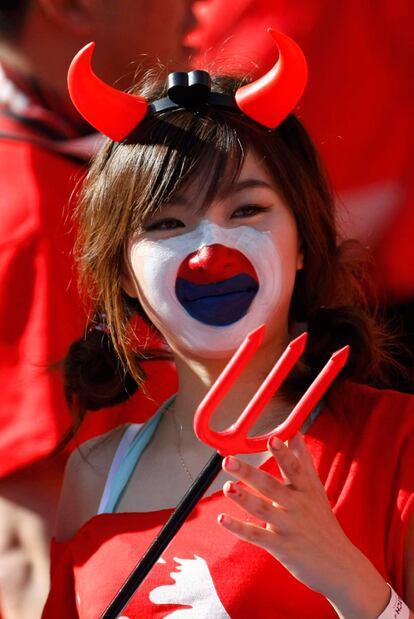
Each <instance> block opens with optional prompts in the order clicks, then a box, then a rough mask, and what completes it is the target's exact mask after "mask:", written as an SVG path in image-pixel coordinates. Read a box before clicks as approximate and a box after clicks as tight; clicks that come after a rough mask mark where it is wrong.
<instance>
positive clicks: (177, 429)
mask: <svg viewBox="0 0 414 619" xmlns="http://www.w3.org/2000/svg"><path fill="white" fill-rule="evenodd" d="M173 404H174V401H172V402H171V403H170V404H169V406H168V407H167V411H169V412H170V413H171V418H172V422H173V425H174V432H175V438H176V441H175V442H176V446H177V451H178V457H179V459H180V462H181V466H182V467H183V469H184V471H185V473H186V475H187V477H188V479H189V480H190V481H191V483H193V482H194V477H193V476H192V475H191V473H190V470H189V468H188V466H187V464H186V462H185V460H184V456H183V452H182V450H181V436H182V433H183V426H182V424H181V423H180V427H178V422H177V419H176V416H175V409H174V408H173Z"/></svg>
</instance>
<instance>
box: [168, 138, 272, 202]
mask: <svg viewBox="0 0 414 619" xmlns="http://www.w3.org/2000/svg"><path fill="white" fill-rule="evenodd" d="M257 188H261V189H267V190H274V191H276V190H277V189H276V185H275V183H274V180H273V179H272V177H271V175H270V173H269V171H268V169H267V167H266V166H265V163H264V159H263V157H260V156H259V155H257V154H256V153H255V152H254V151H252V150H249V151H248V152H247V153H246V154H245V156H244V158H243V160H242V161H241V163H240V166H239V167H237V168H236V169H234V168H233V166H229V170H228V171H227V174H226V173H224V174H223V176H222V178H221V182H219V183H218V184H215V189H214V191H211V182H209V179H208V178H206V177H202V176H201V175H197V176H195V177H194V178H193V179H191V181H190V182H189V183H188V184H186V185H185V186H184V187H182V188H181V190H180V191H178V192H177V194H175V195H174V196H172V200H171V202H173V203H177V202H183V203H188V201H191V202H193V201H194V202H195V201H197V202H200V201H201V202H202V209H203V210H205V209H206V208H208V206H209V203H210V202H211V201H213V200H214V199H218V200H220V199H225V198H227V197H229V196H231V195H233V194H234V193H239V192H241V191H248V190H252V189H257Z"/></svg>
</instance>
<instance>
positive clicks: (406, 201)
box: [188, 0, 414, 302]
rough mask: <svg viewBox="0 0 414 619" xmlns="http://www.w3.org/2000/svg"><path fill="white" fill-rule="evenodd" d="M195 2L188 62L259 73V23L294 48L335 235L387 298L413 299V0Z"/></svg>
mask: <svg viewBox="0 0 414 619" xmlns="http://www.w3.org/2000/svg"><path fill="white" fill-rule="evenodd" d="M224 5H225V6H224ZM196 7H198V18H199V21H200V27H199V28H197V30H196V31H195V32H193V33H192V34H191V35H190V36H189V37H188V42H189V43H191V44H192V45H195V46H199V47H200V52H199V53H198V54H197V55H195V56H194V60H193V65H194V66H197V67H200V68H202V67H203V66H207V67H211V66H213V67H217V68H218V70H219V71H220V72H223V71H224V72H225V71H230V72H233V73H237V74H241V75H243V74H244V73H245V72H246V71H248V72H253V74H256V75H259V74H262V73H263V72H264V71H266V70H267V69H269V68H270V67H271V66H272V65H273V64H274V62H275V60H276V58H277V52H276V49H275V46H274V44H273V42H272V40H271V39H270V37H268V35H267V34H266V28H267V27H268V26H272V27H274V28H276V29H278V30H281V31H282V32H285V33H286V34H288V35H290V36H291V37H292V38H293V39H295V40H296V41H297V42H298V43H299V45H300V46H301V47H302V49H303V51H304V53H305V56H306V58H307V60H308V64H309V82H308V85H307V88H306V90H305V94H304V96H303V98H302V101H301V102H300V104H299V106H298V113H299V116H300V118H301V119H302V120H303V121H304V123H305V125H306V127H307V128H308V129H309V130H310V133H311V134H312V136H313V137H314V139H315V142H316V144H317V147H318V149H319V150H320V152H321V154H322V156H323V159H324V160H325V162H326V164H327V167H328V171H329V174H330V177H331V179H332V181H333V184H334V187H335V189H336V190H337V191H338V192H339V200H338V204H339V206H340V207H341V208H340V223H341V226H342V228H343V230H344V234H345V236H357V237H358V238H361V239H363V240H364V242H366V243H369V244H370V245H372V246H373V247H374V248H375V250H376V260H377V267H378V273H379V276H378V281H379V283H380V285H381V286H382V289H383V291H384V292H385V293H386V294H387V295H388V298H389V300H390V301H396V302H399V301H404V300H406V299H412V298H414V268H413V264H414V175H413V174H412V161H413V159H414V139H413V138H414V136H413V122H412V108H413V100H414V80H413V66H414V39H413V36H412V23H413V20H414V4H413V3H412V2H411V0H379V1H377V2H375V3H372V2H369V1H368V0H347V1H346V2H330V1H329V0H307V1H306V2H304V1H303V0H233V1H232V2H230V3H227V2H224V0H204V1H201V2H199V3H198V4H197V5H196ZM255 63H257V64H255Z"/></svg>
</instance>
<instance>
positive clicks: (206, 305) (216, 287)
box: [175, 273, 259, 327]
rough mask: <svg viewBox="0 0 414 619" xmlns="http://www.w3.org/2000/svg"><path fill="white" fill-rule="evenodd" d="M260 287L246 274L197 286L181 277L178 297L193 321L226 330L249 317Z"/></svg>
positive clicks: (177, 286)
mask: <svg viewBox="0 0 414 619" xmlns="http://www.w3.org/2000/svg"><path fill="white" fill-rule="evenodd" d="M258 290H259V284H258V282H257V281H256V279H254V278H253V277H251V275H248V274H246V273H238V274H237V275H234V276H233V277H229V278H227V279H225V280H223V281H219V282H216V283H210V284H198V283H194V282H190V281H189V280H188V279H183V278H180V277H178V278H177V281H176V285H175V293H176V295H177V299H178V301H179V302H180V303H181V305H182V306H183V307H184V309H185V310H186V311H187V312H188V313H189V314H190V316H191V317H192V318H194V319H195V320H198V321H199V322H202V323H204V324H207V325H211V326H215V327H224V326H226V325H230V324H232V323H234V322H237V321H238V320H240V319H241V318H243V316H245V315H246V313H247V311H248V309H249V307H250V305H251V303H252V301H253V299H254V297H255V296H256V293H257V291H258Z"/></svg>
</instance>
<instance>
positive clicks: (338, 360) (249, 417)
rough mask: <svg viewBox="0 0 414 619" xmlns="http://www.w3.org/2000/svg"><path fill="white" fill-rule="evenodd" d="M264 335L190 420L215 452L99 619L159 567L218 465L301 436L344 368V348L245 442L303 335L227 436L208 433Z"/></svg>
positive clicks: (114, 613)
mask: <svg viewBox="0 0 414 619" xmlns="http://www.w3.org/2000/svg"><path fill="white" fill-rule="evenodd" d="M264 330H265V327H264V325H262V326H261V327H259V328H258V329H256V330H255V331H253V332H252V333H250V334H249V335H248V336H247V337H246V339H245V340H244V341H243V342H242V344H241V346H240V347H239V349H238V350H237V351H236V352H235V354H234V355H233V357H232V358H231V359H230V361H229V363H228V364H227V365H226V367H225V368H224V370H223V372H222V373H221V374H220V376H219V377H218V379H217V380H216V382H215V383H214V384H213V386H212V387H211V389H210V391H209V392H208V393H207V395H206V397H205V398H204V400H203V401H202V402H201V404H200V406H199V407H198V409H197V412H196V415H195V419H194V429H195V432H196V434H197V436H198V438H199V439H200V440H202V441H204V442H205V443H207V444H208V445H211V446H212V447H214V448H215V449H216V450H217V452H216V453H215V454H214V455H213V456H212V457H211V458H210V460H209V461H208V462H207V464H206V466H205V467H204V469H203V470H202V471H201V472H200V474H199V476H198V477H197V479H195V481H194V482H193V484H192V485H191V486H190V488H189V489H188V490H187V492H186V494H185V495H184V497H183V498H182V500H181V501H180V503H179V505H177V507H176V509H175V510H174V512H173V513H172V514H171V516H170V518H169V519H168V521H167V522H166V523H165V525H164V526H163V528H162V529H161V531H160V532H159V534H158V535H157V537H156V538H155V540H154V541H153V543H152V544H151V545H150V547H149V548H148V549H147V551H146V553H145V554H144V555H143V557H141V560H140V562H139V563H138V564H137V566H136V567H135V568H134V569H133V571H132V572H131V574H130V575H129V576H128V578H127V580H126V581H125V583H124V584H123V585H122V587H121V588H120V589H119V591H118V593H117V594H116V596H115V597H114V599H113V600H112V602H111V603H110V604H109V606H108V607H107V608H106V610H105V611H104V612H103V614H102V615H101V619H116V617H119V615H120V613H121V612H122V610H123V609H124V608H125V606H126V605H127V603H128V601H129V600H130V599H131V597H132V596H133V595H134V593H135V591H136V590H137V588H138V587H139V585H140V584H141V583H142V581H143V580H144V579H145V577H146V576H147V575H148V573H149V571H150V570H151V568H152V567H153V566H154V565H155V563H156V562H157V561H158V559H159V557H160V556H161V554H162V552H163V551H164V550H165V548H166V547H167V546H168V544H169V543H170V542H171V540H172V539H173V538H174V536H175V534H176V533H177V531H179V529H180V528H181V526H182V525H183V524H184V522H185V520H186V518H187V517H188V516H189V514H190V513H191V512H192V510H193V509H194V507H195V506H196V505H197V503H198V501H199V500H200V499H201V498H202V496H203V495H204V493H205V492H206V490H207V488H208V487H209V486H210V484H211V483H212V481H213V480H214V479H215V477H217V475H218V474H219V472H220V471H221V463H222V461H223V458H224V456H226V455H229V454H240V453H249V452H258V451H265V450H266V449H267V441H268V439H269V437H270V436H272V435H274V434H276V435H277V436H278V437H279V438H281V439H282V440H283V441H285V440H286V439H289V438H292V436H294V435H295V434H296V433H297V432H298V431H299V430H300V428H301V426H302V424H303V422H304V421H305V419H306V418H307V417H308V415H309V414H310V412H311V411H312V409H313V408H314V406H315V405H316V404H317V402H318V400H319V399H320V398H321V396H322V395H323V394H324V393H325V391H326V390H327V388H328V387H329V385H330V384H331V383H332V381H333V380H334V378H335V377H336V376H337V374H338V373H339V372H340V370H341V369H342V368H343V366H344V365H345V363H346V360H347V358H348V352H349V346H345V347H344V348H341V350H338V351H337V352H335V353H334V354H333V355H332V357H331V358H330V359H329V361H328V363H327V364H326V365H325V367H324V368H323V369H322V371H321V372H320V374H318V376H317V377H316V378H315V380H314V381H313V383H312V384H311V386H310V387H309V388H308V390H307V391H306V392H305V394H304V395H303V396H302V398H301V399H300V400H299V402H298V403H297V405H296V406H295V408H294V409H293V410H292V412H291V413H290V415H289V416H288V418H287V419H286V421H284V422H283V423H282V424H280V426H278V427H277V428H275V429H274V430H272V431H271V432H268V433H267V434H263V435H262V436H257V437H249V436H248V433H249V430H250V428H251V427H252V425H253V424H254V422H255V421H256V419H257V417H258V416H259V415H260V413H261V411H262V410H263V408H264V407H265V406H266V404H267V403H268V402H269V400H270V398H271V397H272V396H273V395H274V393H275V392H276V391H277V389H278V388H279V386H280V385H281V384H282V382H283V381H284V379H285V378H286V376H287V375H288V374H289V372H290V370H291V369H292V368H293V366H294V365H295V363H296V361H297V360H298V359H299V357H300V355H301V354H302V352H303V350H304V348H305V344H306V337H307V334H306V333H303V334H302V335H300V336H299V337H298V338H296V339H295V340H293V342H291V343H290V344H289V346H288V347H287V349H286V350H285V352H284V353H283V355H282V356H281V357H280V359H279V360H278V361H277V363H276V364H275V366H274V367H273V369H272V370H271V371H270V373H269V374H268V376H267V378H266V379H265V380H264V382H263V383H262V385H261V386H260V387H259V389H258V390H257V392H256V394H255V395H254V396H253V398H252V399H251V400H250V402H249V404H248V405H247V406H246V408H245V409H244V411H243V412H242V414H241V415H240V417H239V418H238V420H237V421H236V423H234V424H233V425H232V426H231V427H230V428H228V430H224V432H215V431H213V430H211V428H210V426H209V423H210V420H211V417H212V415H213V413H214V410H215V409H216V407H217V405H218V404H219V403H220V402H221V401H222V400H223V398H224V396H225V395H226V393H227V392H228V391H229V389H230V388H231V386H232V385H233V384H234V382H235V381H236V380H237V378H238V377H239V376H240V374H241V372H242V371H243V370H244V368H245V367H246V366H247V364H248V363H249V361H250V359H251V358H252V357H253V355H254V353H255V352H256V350H257V349H258V347H259V346H260V344H261V342H262V340H263V335H264Z"/></svg>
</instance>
